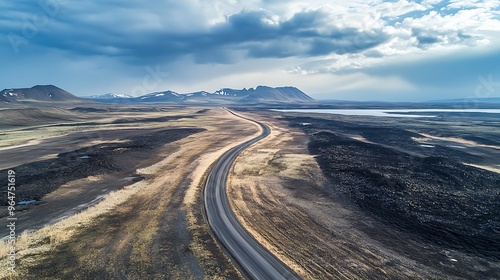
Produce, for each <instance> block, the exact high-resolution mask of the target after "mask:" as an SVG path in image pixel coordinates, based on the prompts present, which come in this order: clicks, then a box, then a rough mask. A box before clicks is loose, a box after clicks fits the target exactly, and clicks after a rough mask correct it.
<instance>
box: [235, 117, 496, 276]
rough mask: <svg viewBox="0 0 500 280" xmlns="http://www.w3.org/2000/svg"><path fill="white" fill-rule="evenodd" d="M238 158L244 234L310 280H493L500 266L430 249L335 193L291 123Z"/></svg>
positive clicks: (238, 207)
mask: <svg viewBox="0 0 500 280" xmlns="http://www.w3.org/2000/svg"><path fill="white" fill-rule="evenodd" d="M243 114H244V115H247V116H249V117H251V118H255V119H257V120H259V121H262V122H264V123H266V124H268V125H269V126H270V127H271V129H272V134H271V136H270V137H268V138H266V139H264V140H262V141H261V142H259V143H257V144H255V145H254V146H252V147H250V148H249V149H248V150H246V151H245V152H244V153H243V154H242V155H241V156H240V157H238V159H237V161H236V164H235V165H234V168H233V170H232V173H231V175H230V183H229V185H228V188H229V189H228V194H229V196H230V201H231V203H232V205H233V207H234V209H235V212H236V213H237V215H238V218H239V219H240V220H241V221H242V223H243V224H244V226H245V227H246V228H247V229H248V230H249V231H250V232H251V233H252V234H253V235H254V236H255V237H256V238H257V239H258V240H259V241H260V242H262V243H263V244H264V245H265V246H266V247H267V248H268V249H269V250H271V251H272V252H273V253H275V254H276V255H277V256H279V257H280V258H281V259H282V260H283V261H284V262H285V263H287V264H288V265H289V266H290V267H292V268H293V269H294V270H295V271H296V272H297V273H299V274H300V275H302V276H303V277H304V278H306V279H388V278H393V279H468V278H478V277H479V278H482V279H494V277H495V275H498V271H499V269H500V265H499V264H498V263H496V262H494V261H490V260H488V259H484V258H481V257H478V256H477V255H473V254H468V253H463V252H461V251H459V250H456V249H450V248H449V247H446V246H440V245H436V244H431V243H428V242H426V241H425V240H424V239H422V238H421V237H419V236H418V235H414V234H411V233H408V232H402V231H399V230H398V229H396V228H394V227H392V226H389V225H386V224H384V223H382V222H380V221H378V220H376V219H374V218H372V217H371V216H370V215H367V214H366V213H365V212H363V211H361V210H359V208H357V207H356V206H355V205H353V204H352V203H351V201H350V200H349V199H348V198H347V197H346V196H344V195H342V194H341V193H340V192H331V191H330V189H331V188H332V185H331V183H330V182H329V180H328V179H327V178H325V177H324V176H323V173H322V171H321V168H320V166H319V165H318V163H317V161H316V159H315V158H314V156H312V155H310V154H309V152H308V141H309V139H308V137H307V135H305V134H304V133H303V132H302V130H300V129H298V128H292V127H290V126H289V123H288V122H285V121H282V120H279V119H277V118H274V117H273V115H272V114H268V115H266V116H265V117H262V116H259V115H256V114H251V113H243Z"/></svg>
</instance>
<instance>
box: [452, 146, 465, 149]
mask: <svg viewBox="0 0 500 280" xmlns="http://www.w3.org/2000/svg"><path fill="white" fill-rule="evenodd" d="M448 147H450V148H457V149H467V147H462V146H457V145H448Z"/></svg>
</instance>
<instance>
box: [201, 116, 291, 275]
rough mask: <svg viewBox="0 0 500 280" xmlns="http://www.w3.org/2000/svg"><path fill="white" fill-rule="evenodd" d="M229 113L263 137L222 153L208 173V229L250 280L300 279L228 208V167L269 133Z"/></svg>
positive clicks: (264, 127) (267, 128)
mask: <svg viewBox="0 0 500 280" xmlns="http://www.w3.org/2000/svg"><path fill="white" fill-rule="evenodd" d="M228 112H229V113H231V114H233V115H235V116H237V117H240V118H242V119H246V120H249V121H252V122H254V123H256V124H258V125H259V126H260V127H261V128H262V133H261V134H260V135H259V136H257V137H255V138H253V139H251V140H248V141H246V142H244V143H241V144H239V145H238V146H236V147H234V148H232V149H231V150H229V151H227V152H226V153H224V154H223V155H222V156H221V157H220V158H219V159H218V160H217V161H216V162H215V164H214V165H213V167H212V169H211V170H210V172H209V174H208V176H207V180H206V182H205V190H204V199H205V211H206V215H207V219H208V223H209V224H210V228H211V230H212V232H213V233H214V234H215V236H216V237H217V239H218V240H219V242H220V243H221V244H222V245H223V246H224V248H225V249H226V250H227V251H228V252H229V254H230V255H231V257H232V258H233V259H234V260H235V261H236V262H237V264H238V265H239V267H240V268H241V269H243V270H244V273H246V274H247V275H248V276H250V277H251V278H252V279H263V280H271V279H300V277H299V276H297V274H295V273H294V272H293V271H292V270H291V269H290V268H289V267H288V266H286V265H285V264H284V263H282V262H281V261H280V260H279V259H278V258H277V257H275V256H274V255H273V254H272V253H271V252H269V251H268V250H267V249H266V248H264V247H263V246H262V245H261V244H260V243H259V242H258V241H257V240H256V239H255V238H253V236H252V235H251V234H250V233H249V232H248V231H246V230H245V229H244V228H243V226H242V225H241V224H240V222H239V221H238V219H237V218H236V215H235V214H234V212H233V210H232V208H231V205H230V204H229V200H228V197H227V194H226V181H227V178H228V175H229V170H230V169H231V165H232V164H233V162H234V161H235V159H236V157H238V155H239V154H240V153H241V152H242V151H243V150H245V149H246V148H248V147H249V146H250V145H252V144H254V143H256V142H258V141H260V140H262V139H264V138H265V137H267V136H268V135H269V134H270V131H271V130H270V128H269V127H268V126H267V125H264V124H262V123H260V122H257V121H254V120H251V119H248V118H244V117H242V116H239V115H237V114H235V113H233V112H231V111H229V110H228Z"/></svg>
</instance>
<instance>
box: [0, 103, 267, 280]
mask: <svg viewBox="0 0 500 280" xmlns="http://www.w3.org/2000/svg"><path fill="white" fill-rule="evenodd" d="M141 126H143V125H141ZM152 126H154V127H158V126H163V127H167V126H168V127H201V128H204V129H206V131H204V132H200V133H197V134H194V135H191V136H188V137H186V138H183V139H181V140H178V141H175V142H172V143H169V144H166V145H165V146H164V147H163V148H162V149H161V151H160V152H159V153H158V156H157V157H156V158H157V160H158V161H157V162H156V163H155V164H153V165H150V166H148V167H144V168H141V169H139V170H137V173H138V174H140V175H141V176H144V177H145V180H143V181H140V182H137V183H134V184H131V185H128V186H126V187H124V188H122V189H119V190H116V191H114V192H112V193H110V194H108V195H106V196H104V197H102V200H100V201H99V202H97V203H96V204H95V205H93V206H92V207H90V208H88V209H86V210H85V211H82V212H79V213H76V214H75V213H70V214H71V215H68V216H69V217H68V218H66V219H62V220H61V221H59V222H57V223H55V224H53V225H51V226H48V227H45V228H42V229H41V230H39V231H36V232H33V233H29V234H26V235H25V236H23V237H21V238H20V239H19V241H18V255H17V256H18V266H17V267H16V274H14V275H13V277H14V279H91V278H93V279H98V278H101V279H102V278H104V279H124V278H127V279H165V278H167V279H203V278H205V279H228V278H229V279H238V278H241V275H240V274H239V272H237V270H236V269H235V268H234V266H233V265H232V264H231V262H230V261H229V260H228V259H227V258H226V257H225V256H224V255H223V254H222V251H221V250H220V248H219V247H218V245H217V244H216V243H215V242H214V240H213V239H212V237H211V236H210V234H209V231H208V227H207V226H206V225H205V222H204V220H203V216H202V204H201V200H200V199H201V184H200V182H201V181H202V178H203V176H204V174H205V172H206V171H207V169H208V168H209V166H210V165H211V164H212V163H213V161H215V160H216V159H217V158H218V157H219V156H220V155H221V154H222V153H223V152H224V151H226V150H228V149H230V148H231V147H233V146H235V145H237V144H239V143H241V142H242V141H245V140H246V139H248V138H250V137H252V136H253V135H255V134H256V133H258V128H257V127H256V126H255V125H252V124H250V123H248V122H247V121H244V120H241V119H239V118H237V117H234V116H233V115H231V114H229V113H227V112H226V111H224V110H222V109H211V110H209V111H207V112H204V113H203V114H201V115H199V116H197V117H196V119H183V120H176V121H171V122H165V123H163V124H156V123H155V124H153V125H152ZM28 141H30V140H29V139H28ZM26 147H30V146H29V145H28V146H24V147H22V148H26ZM18 148H20V147H18ZM105 180H106V178H105V176H102V177H91V178H83V179H80V180H77V181H74V182H70V183H68V184H67V185H65V186H62V187H60V188H59V189H58V190H57V191H55V192H53V193H51V194H49V195H47V196H46V197H45V198H44V199H46V200H47V202H48V201H50V200H52V199H61V198H64V197H68V198H74V197H78V195H79V194H80V193H81V192H82V188H83V186H85V185H88V184H93V185H99V184H102V185H101V186H102V187H104V186H105V185H106V184H105V183H104V182H105ZM46 205H48V203H46ZM68 210H71V209H68ZM28 220H29V217H23V221H26V222H27V221H28ZM2 249H3V250H4V251H5V249H4V248H2ZM3 253H4V252H3V251H2V256H4V255H5V254H3ZM2 262H4V260H3V261H2ZM8 276H9V275H8V274H6V270H4V269H2V270H1V271H0V278H2V279H5V278H7V277H8Z"/></svg>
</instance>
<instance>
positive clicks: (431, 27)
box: [0, 0, 500, 101]
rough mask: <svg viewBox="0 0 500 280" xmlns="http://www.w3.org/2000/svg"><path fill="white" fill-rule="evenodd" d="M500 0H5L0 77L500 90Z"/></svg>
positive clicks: (66, 82) (10, 80)
mask: <svg viewBox="0 0 500 280" xmlns="http://www.w3.org/2000/svg"><path fill="white" fill-rule="evenodd" d="M499 7H500V0H491V1H490V0H486V1H475V0H450V1H440V0H427V1H426V0H423V1H406V0H404V1H394V0H392V1H377V0H375V1H359V0H354V1H337V0H331V1H323V0H314V1H311V0H309V1H300V0H297V1H294V0H289V1H284V0H248V1H237V0H220V1H208V0H207V1H202V0H183V1H179V0H154V1H153V0H128V1H118V0H100V1H98V0H87V1H76V0H39V1H33V0H16V1H1V2H0V10H1V11H2V13H0V34H1V35H2V36H1V41H0V61H1V62H2V65H1V70H0V88H16V87H31V86H33V85H36V84H55V85H57V86H59V87H62V88H64V89H66V90H68V91H70V92H72V93H74V94H76V95H80V96H86V95H92V94H102V93H107V92H115V93H127V94H131V95H141V94H144V93H146V92H153V91H162V90H167V89H170V90H174V91H177V92H183V93H185V92H190V91H198V90H208V91H214V90H217V89H219V88H222V87H232V88H243V87H246V88H249V87H255V86H257V85H269V86H285V85H292V86H296V87H298V88H300V89H302V90H303V91H305V92H306V93H308V94H310V95H311V96H313V97H315V98H318V99H350V100H394V101H420V100H436V99H446V98H461V97H498V96H500V8H499Z"/></svg>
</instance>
